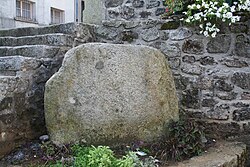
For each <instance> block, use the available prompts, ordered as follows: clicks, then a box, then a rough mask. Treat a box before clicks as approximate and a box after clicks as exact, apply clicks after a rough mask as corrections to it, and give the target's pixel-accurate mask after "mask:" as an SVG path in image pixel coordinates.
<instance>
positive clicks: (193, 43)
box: [182, 40, 204, 54]
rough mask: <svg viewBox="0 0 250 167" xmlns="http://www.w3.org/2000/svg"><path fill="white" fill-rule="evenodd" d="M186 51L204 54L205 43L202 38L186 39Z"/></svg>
mask: <svg viewBox="0 0 250 167" xmlns="http://www.w3.org/2000/svg"><path fill="white" fill-rule="evenodd" d="M182 51H183V52H184V53H190V54H202V53H204V45H203V43H202V41H201V40H186V41H185V42H184V44H183V46H182Z"/></svg>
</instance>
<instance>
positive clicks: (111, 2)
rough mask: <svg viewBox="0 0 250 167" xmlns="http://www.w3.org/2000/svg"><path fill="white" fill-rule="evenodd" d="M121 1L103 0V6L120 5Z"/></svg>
mask: <svg viewBox="0 0 250 167" xmlns="http://www.w3.org/2000/svg"><path fill="white" fill-rule="evenodd" d="M122 3H123V0H106V1H105V6H106V7H107V8H109V7H117V6H120V5H121V4H122Z"/></svg>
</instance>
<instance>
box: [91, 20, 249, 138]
mask: <svg viewBox="0 0 250 167" xmlns="http://www.w3.org/2000/svg"><path fill="white" fill-rule="evenodd" d="M239 27H246V28H244V29H243V30H242V31H240V29H239ZM249 29H250V24H249V20H247V19H246V20H245V21H244V20H243V21H242V22H241V23H237V24H234V25H232V26H231V27H230V29H228V28H227V27H225V28H224V32H222V33H221V34H219V35H218V36H217V37H216V38H205V37H203V36H201V35H199V32H197V30H196V29H195V28H192V27H185V26H181V24H180V22H178V21H174V20H159V19H157V20H141V21H138V20H132V21H126V20H121V21H114V20H106V21H103V23H102V25H99V26H97V28H96V35H97V40H98V41H100V42H106V43H119V44H127V43H129V44H133V45H147V46H152V47H155V48H157V49H159V50H161V51H162V52H163V53H164V54H165V56H166V59H167V60H168V61H169V64H170V68H171V69H172V72H173V74H174V78H175V84H176V89H177V91H178V97H179V101H180V105H181V108H182V109H183V111H184V112H185V113H186V114H188V115H189V116H191V117H193V118H197V119H199V120H204V121H205V122H206V123H207V124H208V125H207V126H209V127H211V129H212V130H211V131H209V132H213V131H219V132H218V133H216V135H214V136H215V137H218V136H222V137H226V136H230V135H237V134H239V133H242V132H243V133H248V132H249V131H250V129H249V127H250V119H249V117H250V112H249V106H250V102H249V100H250V85H249V84H250V67H249V65H250V59H249V55H250V52H249V50H250V36H249Z"/></svg>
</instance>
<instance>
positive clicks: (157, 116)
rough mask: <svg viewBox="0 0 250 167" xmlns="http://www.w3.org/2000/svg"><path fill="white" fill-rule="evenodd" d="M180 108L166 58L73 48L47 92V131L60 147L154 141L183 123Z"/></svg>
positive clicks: (125, 49) (121, 49)
mask: <svg viewBox="0 0 250 167" xmlns="http://www.w3.org/2000/svg"><path fill="white" fill-rule="evenodd" d="M177 103H178V102H177V97H176V94H175V88H174V82H173V78H172V76H171V72H170V69H169V68H168V66H167V64H166V61H165V59H164V56H163V54H161V53H160V52H159V51H157V50H155V49H153V48H149V47H145V46H132V45H111V44H99V43H92V44H91V43H90V44H85V45H82V46H79V47H77V48H74V49H72V50H70V51H69V52H68V53H67V54H66V57H65V59H64V62H63V65H62V68H61V69H60V70H59V72H58V73H56V74H55V75H54V76H53V77H52V78H51V79H50V80H49V81H48V82H47V84H46V91H45V110H46V112H45V115H46V123H47V128H48V131H49V133H50V137H51V140H52V141H54V142H56V143H68V142H72V141H77V140H82V141H85V142H87V143H91V144H115V143H119V142H128V141H133V140H146V141H151V140H154V139H157V138H158V137H160V136H162V135H164V128H163V127H164V125H165V124H166V123H168V122H169V121H170V120H171V119H174V120H176V119H178V107H177Z"/></svg>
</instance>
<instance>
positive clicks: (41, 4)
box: [0, 0, 75, 29]
mask: <svg viewBox="0 0 250 167" xmlns="http://www.w3.org/2000/svg"><path fill="white" fill-rule="evenodd" d="M30 1H32V2H35V10H36V12H35V15H36V21H37V23H36V24H33V23H27V22H23V21H17V20H15V19H14V18H15V17H16V0H0V29H1V28H14V27H30V26H38V25H49V24H50V23H51V13H50V11H51V7H53V8H56V9H60V10H63V11H64V12H65V23H68V22H74V21H75V6H74V5H75V3H74V0H30Z"/></svg>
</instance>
